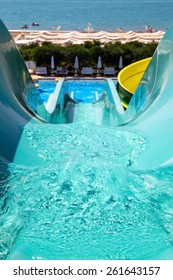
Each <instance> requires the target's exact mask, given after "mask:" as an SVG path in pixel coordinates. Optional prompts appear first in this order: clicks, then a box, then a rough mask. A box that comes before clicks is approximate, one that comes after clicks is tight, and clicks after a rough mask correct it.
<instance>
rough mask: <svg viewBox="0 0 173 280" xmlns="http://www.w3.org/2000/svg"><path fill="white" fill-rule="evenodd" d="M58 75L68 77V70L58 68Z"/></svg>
mask: <svg viewBox="0 0 173 280" xmlns="http://www.w3.org/2000/svg"><path fill="white" fill-rule="evenodd" d="M56 74H57V75H60V76H64V75H67V70H66V68H64V67H58V66H57V67H56Z"/></svg>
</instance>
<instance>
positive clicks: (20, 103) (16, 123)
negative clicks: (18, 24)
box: [0, 20, 43, 163]
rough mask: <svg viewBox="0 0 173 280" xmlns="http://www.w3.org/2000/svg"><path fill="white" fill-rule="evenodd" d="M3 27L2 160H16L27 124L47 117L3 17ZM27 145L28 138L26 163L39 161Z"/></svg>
mask: <svg viewBox="0 0 173 280" xmlns="http://www.w3.org/2000/svg"><path fill="white" fill-rule="evenodd" d="M0 30H1V36H0V61H1V63H0V77H1V79H0V112H1V114H0V135H1V145H0V161H2V162H13V161H15V156H16V152H17V148H18V146H19V142H20V140H21V136H22V133H23V128H24V127H25V126H26V125H27V124H28V123H30V122H32V123H38V122H39V123H41V122H43V120H41V119H40V118H39V117H37V116H36V115H35V113H34V106H33V104H34V102H32V101H33V96H34V94H33V93H34V90H35V85H34V82H33V81H32V79H31V76H30V74H29V72H28V70H27V67H26V65H25V63H24V61H23V59H22V57H21V55H20V53H19V51H18V49H17V48H16V45H15V42H14V40H13V39H12V37H11V35H10V33H9V32H8V30H7V28H6V27H5V25H4V24H3V22H2V21H1V20H0ZM27 104H28V106H27ZM29 107H30V108H31V109H30V108H29ZM32 109H33V110H32ZM26 146H27V139H26V142H25V147H23V149H22V151H21V156H20V158H22V161H23V163H24V162H25V161H26V160H25V159H27V162H28V163H29V162H33V159H34V160H35V162H36V161H37V160H38V161H39V159H38V157H37V156H36V155H35V153H34V152H33V151H32V149H29V146H28V147H27V148H26ZM28 155H29V156H28ZM31 155H32V156H31Z"/></svg>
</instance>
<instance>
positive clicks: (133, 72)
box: [117, 57, 151, 108]
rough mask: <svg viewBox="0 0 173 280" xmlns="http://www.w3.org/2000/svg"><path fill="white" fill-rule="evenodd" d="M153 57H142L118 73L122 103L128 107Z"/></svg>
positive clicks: (118, 88) (118, 86) (118, 87)
mask: <svg viewBox="0 0 173 280" xmlns="http://www.w3.org/2000/svg"><path fill="white" fill-rule="evenodd" d="M150 60H151V57H149V58H145V59H142V60H140V61H137V62H135V63H132V64H130V65H128V66H127V67H125V68H123V69H122V70H121V71H120V72H119V74H118V83H117V90H118V93H119V96H120V98H121V101H122V104H123V106H124V107H125V108H127V106H128V104H129V102H130V99H131V97H132V95H133V93H134V92H135V90H136V88H137V86H138V84H139V82H140V80H141V78H142V76H143V74H144V72H145V70H146V68H147V66H148V64H149V62H150Z"/></svg>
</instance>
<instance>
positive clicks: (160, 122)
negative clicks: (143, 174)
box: [124, 25, 173, 170]
mask: <svg viewBox="0 0 173 280" xmlns="http://www.w3.org/2000/svg"><path fill="white" fill-rule="evenodd" d="M172 34H173V25H172V26H171V27H170V28H169V29H168V31H167V33H166V34H165V36H164V37H163V39H162V40H161V42H160V43H159V45H158V47H157V49H156V51H155V53H154V55H153V57H152V59H151V61H150V63H149V65H148V67H147V70H146V71H145V73H144V75H143V77H142V79H141V81H140V83H139V86H138V87H137V89H136V91H135V93H134V95H133V97H132V99H131V101H130V104H129V106H128V108H127V110H126V123H125V124H126V130H127V129H130V130H133V131H136V133H140V134H142V135H144V137H145V138H146V139H147V142H148V147H147V149H146V151H145V152H144V153H143V154H142V156H141V157H140V158H139V159H138V161H137V162H136V164H135V166H136V167H137V169H141V170H146V169H153V168H158V167H163V166H166V165H169V164H172V163H173V145H172V142H173V129H172V122H173V109H172V108H173V94H172V77H173V67H172V61H173V40H172ZM125 124H124V125H125Z"/></svg>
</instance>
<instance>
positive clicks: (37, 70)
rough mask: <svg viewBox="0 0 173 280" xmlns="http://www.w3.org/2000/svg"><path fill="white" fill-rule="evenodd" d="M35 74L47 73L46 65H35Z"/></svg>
mask: <svg viewBox="0 0 173 280" xmlns="http://www.w3.org/2000/svg"><path fill="white" fill-rule="evenodd" d="M35 74H36V75H47V67H44V66H40V67H36V70H35Z"/></svg>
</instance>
